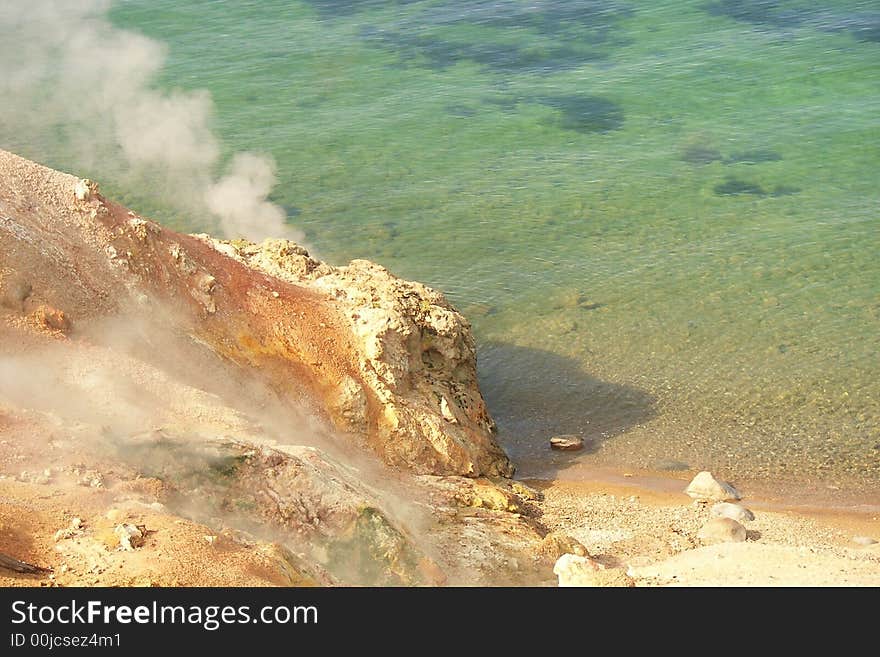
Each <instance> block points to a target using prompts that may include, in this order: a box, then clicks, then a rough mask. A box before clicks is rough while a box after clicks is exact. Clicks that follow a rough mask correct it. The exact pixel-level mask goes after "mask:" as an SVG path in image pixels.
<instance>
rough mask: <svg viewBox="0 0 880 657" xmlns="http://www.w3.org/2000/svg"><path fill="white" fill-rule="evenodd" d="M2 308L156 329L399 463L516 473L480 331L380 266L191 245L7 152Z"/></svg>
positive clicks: (282, 248) (235, 246) (60, 324)
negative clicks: (143, 322)
mask: <svg viewBox="0 0 880 657" xmlns="http://www.w3.org/2000/svg"><path fill="white" fill-rule="evenodd" d="M0 296H2V298H3V299H4V300H5V301H4V303H5V305H6V306H7V307H8V308H13V309H15V310H17V311H19V312H20V313H21V316H22V317H23V318H29V319H28V321H33V322H37V323H42V324H44V325H46V326H47V327H49V328H51V329H56V330H61V331H68V330H70V327H73V328H72V330H73V334H74V335H75V334H76V332H77V327H79V326H80V325H83V324H86V325H87V324H88V323H89V322H91V321H94V320H97V319H99V318H101V317H109V316H113V315H115V314H120V313H122V314H127V315H137V314H140V315H143V316H151V315H156V314H157V313H158V312H159V310H157V309H158V308H161V309H162V313H163V317H164V321H166V322H168V323H170V324H171V325H173V326H174V328H175V329H176V330H177V331H179V332H181V333H183V334H186V335H188V336H190V337H191V338H193V339H194V340H197V341H198V342H199V343H200V344H202V345H205V346H207V347H208V348H209V349H211V350H212V351H213V352H214V353H215V354H218V355H220V356H221V357H222V358H224V359H226V360H229V361H232V362H234V363H235V364H236V365H238V366H240V367H242V368H244V369H246V370H249V371H253V372H258V373H259V376H261V377H265V378H266V379H267V380H268V381H269V382H270V383H271V385H272V386H273V388H274V389H275V390H276V392H277V393H278V394H280V395H281V396H283V397H286V398H289V399H291V400H295V401H297V402H298V403H303V404H306V405H307V406H308V407H309V408H310V409H311V411H312V412H313V413H315V414H316V415H319V416H323V417H325V418H327V419H329V420H330V421H332V423H333V424H334V425H335V427H336V428H337V429H338V430H339V431H341V432H344V433H345V434H348V435H349V436H351V437H353V439H354V440H355V441H359V442H363V443H365V444H367V445H369V446H370V447H371V448H372V449H373V450H374V451H375V452H376V453H377V454H379V456H380V457H381V458H382V459H383V460H384V461H385V462H386V463H388V464H391V465H395V466H401V467H405V468H408V469H410V470H412V471H414V472H417V473H423V474H438V475H450V474H455V475H465V476H480V475H503V476H507V475H510V474H512V472H513V468H512V466H511V464H510V462H509V461H508V459H507V457H506V456H505V455H504V453H503V451H502V450H501V449H500V448H499V446H498V445H497V443H496V442H495V440H494V438H493V435H492V432H493V429H494V425H493V422H492V420H491V418H490V417H489V414H488V412H487V410H486V406H485V403H484V401H483V398H482V396H481V394H480V391H479V389H478V386H477V379H476V352H475V348H474V340H473V337H472V335H471V332H470V327H469V325H468V323H467V321H466V320H465V318H464V317H463V316H462V315H460V314H459V313H458V312H457V311H456V310H455V309H454V308H453V307H452V306H450V304H449V303H448V302H447V301H446V299H445V298H444V297H443V295H442V294H441V293H439V292H437V291H435V290H432V289H430V288H428V287H426V286H424V285H421V284H419V283H413V282H408V281H403V280H400V279H398V278H396V277H395V276H393V275H392V274H390V273H389V272H388V271H387V270H386V269H384V268H382V267H380V266H378V265H375V264H373V263H370V262H367V261H360V260H357V261H353V262H352V263H351V264H350V265H348V266H347V267H332V266H330V265H328V264H326V263H322V262H319V261H317V260H314V259H313V258H311V257H310V256H309V255H308V253H307V252H306V251H305V250H304V249H303V248H302V247H300V246H298V245H296V244H294V243H293V242H288V241H280V240H268V241H266V242H264V243H263V244H262V245H256V244H251V243H247V242H242V241H236V242H223V241H218V240H213V239H211V238H210V237H208V236H206V235H200V236H192V235H183V234H179V233H176V232H174V231H171V230H169V229H167V228H164V227H162V226H159V225H158V224H155V223H153V222H151V221H149V220H147V219H144V218H142V217H139V216H138V215H136V214H135V213H133V212H131V211H129V210H128V209H126V208H124V207H122V206H120V205H117V204H115V203H113V202H111V201H109V200H107V199H105V198H104V197H102V196H101V194H100V193H99V192H98V189H97V186H96V185H94V184H93V183H91V182H89V181H86V180H80V179H78V178H75V177H73V176H70V175H66V174H63V173H59V172H57V171H53V170H51V169H47V168H45V167H42V166H40V165H38V164H35V163H33V162H29V161H27V160H24V159H22V158H19V157H17V156H15V155H12V154H10V153H7V152H4V151H0Z"/></svg>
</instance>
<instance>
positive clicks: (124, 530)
mask: <svg viewBox="0 0 880 657" xmlns="http://www.w3.org/2000/svg"><path fill="white" fill-rule="evenodd" d="M114 533H115V534H116V536H118V537H119V548H120V549H121V550H124V551H126V552H131V551H132V550H134V549H135V548H138V547H140V546H142V545H143V544H144V533H143V531H142V530H141V529H140V528H139V527H135V526H134V525H128V524H123V525H116V529H115V530H114Z"/></svg>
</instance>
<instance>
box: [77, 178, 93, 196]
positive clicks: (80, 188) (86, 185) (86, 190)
mask: <svg viewBox="0 0 880 657" xmlns="http://www.w3.org/2000/svg"><path fill="white" fill-rule="evenodd" d="M73 194H74V196H76V199H77V200H78V201H88V200H89V198H91V196H92V190H91V181H90V180H89V179H88V178H82V179H81V180H80V181H79V182H77V183H76V187H74V188H73Z"/></svg>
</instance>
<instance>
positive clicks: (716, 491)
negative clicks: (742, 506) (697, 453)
mask: <svg viewBox="0 0 880 657" xmlns="http://www.w3.org/2000/svg"><path fill="white" fill-rule="evenodd" d="M684 492H685V493H687V494H688V495H690V496H691V497H692V498H694V499H695V500H701V501H706V502H728V501H731V500H738V499H740V494H739V492H738V491H737V490H736V488H734V487H733V486H731V485H730V484H728V483H727V482H724V481H718V480H717V479H716V478H715V477H713V476H712V473H711V472H708V471H706V470H704V471H703V472H700V473H698V474H697V476H696V477H694V478H693V480H691V483H690V484H688V487H687V488H686V489H685V491H684Z"/></svg>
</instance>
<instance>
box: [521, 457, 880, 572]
mask: <svg viewBox="0 0 880 657" xmlns="http://www.w3.org/2000/svg"><path fill="white" fill-rule="evenodd" d="M527 483H528V484H529V485H531V486H533V487H534V488H536V489H538V490H539V491H540V492H541V494H542V495H543V499H542V501H541V502H540V508H541V511H542V516H541V520H542V522H544V524H545V525H546V526H547V527H548V529H549V530H550V531H551V533H552V534H564V535H566V536H569V537H571V538H573V539H575V540H576V541H578V542H579V543H580V544H581V545H583V547H584V548H585V551H586V553H587V555H588V562H587V563H588V564H593V565H591V566H589V567H588V571H587V573H586V581H581V582H579V583H576V584H568V585H576V586H577V585H586V586H637V587H645V586H690V587H694V586H698V587H703V586H709V587H721V586H723V587H731V586H749V587H753V586H758V587H770V586H773V587H776V586H810V587H812V586H835V587H836V586H880V543H873V544H864V543H859V542H857V541H855V540H854V539H855V538H856V537H861V538H862V540H865V539H866V538H870V539H873V540H875V541H876V540H878V538H880V512H878V511H876V510H871V511H869V510H865V509H856V508H843V509H834V510H831V509H823V508H816V507H808V506H801V507H798V508H793V507H791V506H780V505H777V504H774V503H772V502H768V501H767V500H764V499H760V498H752V497H747V498H745V499H743V500H742V501H741V503H742V505H743V506H745V507H747V508H749V509H750V510H752V511H753V512H754V520H753V521H751V522H745V523H744V527H745V539H744V540H742V539H740V541H739V542H737V541H730V540H727V541H724V542H711V541H708V542H707V541H705V540H701V539H700V529H701V528H702V527H704V526H705V525H706V523H707V522H708V521H709V519H710V517H711V512H710V507H711V504H702V503H699V502H696V501H694V500H692V499H690V497H688V496H687V495H685V493H684V492H683V490H684V484H686V483H687V482H686V481H682V480H679V479H676V478H665V479H664V481H663V483H664V485H663V486H662V487H658V486H656V485H654V486H651V485H648V483H647V482H646V481H645V479H644V478H643V479H639V478H636V477H632V478H624V477H623V476H622V475H621V474H618V475H616V476H615V475H609V474H608V473H607V472H606V473H605V476H604V477H601V476H597V477H596V478H595V479H593V480H591V481H572V480H566V479H565V478H557V479H555V480H553V481H549V480H536V479H529V480H527ZM655 483H656V482H655ZM679 483H681V484H683V485H682V486H681V487H678V486H677V484H679ZM596 568H598V569H600V570H599V571H598V572H590V571H594V570H595V569H596ZM575 573H577V571H575ZM611 573H614V575H613V576H612V575H611ZM624 574H625V577H623V575H624ZM578 576H580V577H583V576H584V574H583V573H581V574H580V575H578V574H575V576H574V577H575V578H577V577H578ZM569 577H571V575H569ZM615 578H616V579H615ZM569 581H571V580H569ZM575 581H576V579H575ZM560 585H564V584H563V583H562V576H560Z"/></svg>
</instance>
